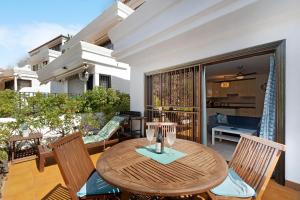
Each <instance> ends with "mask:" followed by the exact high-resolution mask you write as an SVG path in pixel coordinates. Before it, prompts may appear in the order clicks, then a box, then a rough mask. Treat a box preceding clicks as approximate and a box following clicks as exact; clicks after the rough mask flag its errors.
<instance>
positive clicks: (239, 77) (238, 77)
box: [235, 75, 245, 80]
mask: <svg viewBox="0 0 300 200" xmlns="http://www.w3.org/2000/svg"><path fill="white" fill-rule="evenodd" d="M235 78H236V79H239V80H241V79H244V78H245V76H243V75H239V76H237V77H235Z"/></svg>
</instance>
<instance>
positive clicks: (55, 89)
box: [50, 81, 68, 93]
mask: <svg viewBox="0 0 300 200" xmlns="http://www.w3.org/2000/svg"><path fill="white" fill-rule="evenodd" d="M66 84H67V81H50V85H51V86H50V92H51V93H67V92H68V91H67V89H66Z"/></svg>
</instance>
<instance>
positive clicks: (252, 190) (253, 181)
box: [208, 135, 285, 200]
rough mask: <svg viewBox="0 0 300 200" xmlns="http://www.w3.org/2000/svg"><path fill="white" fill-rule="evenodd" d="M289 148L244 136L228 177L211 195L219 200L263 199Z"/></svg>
mask: <svg viewBox="0 0 300 200" xmlns="http://www.w3.org/2000/svg"><path fill="white" fill-rule="evenodd" d="M283 151H285V145H283V144H279V143H276V142H272V141H269V140H265V139H262V138H259V137H256V136H249V135H241V139H240V141H239V143H238V146H237V147H236V150H235V152H234V154H233V158H232V160H231V161H230V162H229V173H228V176H227V178H226V179H225V180H224V181H223V183H221V184H220V185H219V186H217V187H215V188H213V189H212V190H210V191H209V192H208V193H209V195H210V196H211V198H212V199H213V200H216V199H224V200H225V199H235V200H238V199H240V200H245V199H249V200H250V199H261V198H262V195H263V193H264V191H265V189H266V186H267V185H268V182H269V180H270V178H271V176H272V173H273V171H274V169H275V166H276V164H277V161H278V159H279V157H280V154H281V153H282V152H283Z"/></svg>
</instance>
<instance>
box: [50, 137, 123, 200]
mask: <svg viewBox="0 0 300 200" xmlns="http://www.w3.org/2000/svg"><path fill="white" fill-rule="evenodd" d="M50 147H51V148H52V149H53V152H54V157H55V159H56V162H57V164H58V167H59V170H60V172H61V174H62V177H63V179H64V181H65V184H66V186H67V188H68V190H69V192H70V196H71V198H72V200H78V199H82V198H83V199H91V198H95V199H99V198H101V199H107V198H112V197H116V196H117V195H119V193H120V190H119V189H118V188H116V187H113V186H111V185H109V184H108V183H106V182H105V181H104V180H103V179H102V178H101V177H100V176H99V174H98V172H97V171H96V170H95V167H94V164H93V162H92V160H91V158H90V156H89V153H88V151H87V149H86V148H85V146H84V143H83V140H82V135H81V133H80V132H77V133H74V134H71V135H68V136H65V137H63V138H61V139H59V140H57V141H55V142H54V143H52V144H50Z"/></svg>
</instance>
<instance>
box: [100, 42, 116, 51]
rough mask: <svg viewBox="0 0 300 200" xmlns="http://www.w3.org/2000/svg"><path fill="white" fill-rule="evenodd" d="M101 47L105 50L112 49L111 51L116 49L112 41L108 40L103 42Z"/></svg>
mask: <svg viewBox="0 0 300 200" xmlns="http://www.w3.org/2000/svg"><path fill="white" fill-rule="evenodd" d="M99 46H101V47H104V48H107V49H111V50H113V49H114V45H113V43H111V41H110V40H107V41H105V42H103V43H102V44H100V45H99Z"/></svg>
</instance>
